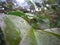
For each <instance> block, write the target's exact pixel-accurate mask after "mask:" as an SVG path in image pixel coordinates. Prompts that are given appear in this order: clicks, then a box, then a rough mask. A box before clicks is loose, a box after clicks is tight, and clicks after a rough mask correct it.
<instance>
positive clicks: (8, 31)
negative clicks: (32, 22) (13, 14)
mask: <svg viewBox="0 0 60 45" xmlns="http://www.w3.org/2000/svg"><path fill="white" fill-rule="evenodd" d="M4 21H5V24H6V27H5V28H4V36H5V40H6V42H7V45H19V42H20V40H21V37H20V34H21V32H20V31H19V28H17V27H16V26H15V25H14V23H13V22H12V21H11V20H10V19H9V18H8V17H5V18H4Z"/></svg>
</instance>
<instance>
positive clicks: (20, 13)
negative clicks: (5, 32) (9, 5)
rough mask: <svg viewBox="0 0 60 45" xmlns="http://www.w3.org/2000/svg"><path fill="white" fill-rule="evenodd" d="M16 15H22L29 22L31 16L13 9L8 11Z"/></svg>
mask: <svg viewBox="0 0 60 45" xmlns="http://www.w3.org/2000/svg"><path fill="white" fill-rule="evenodd" d="M9 14H10V15H16V16H19V17H22V18H24V19H25V20H26V21H28V22H29V18H28V17H27V15H26V14H24V13H22V12H21V11H11V12H8V15H9Z"/></svg>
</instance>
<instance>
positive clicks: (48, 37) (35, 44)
mask: <svg viewBox="0 0 60 45" xmlns="http://www.w3.org/2000/svg"><path fill="white" fill-rule="evenodd" d="M57 37H60V35H59V36H56V35H54V34H51V33H48V32H45V31H35V30H30V31H29V32H27V34H26V35H25V37H24V38H23V39H22V41H21V43H20V45H60V39H59V38H57Z"/></svg>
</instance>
